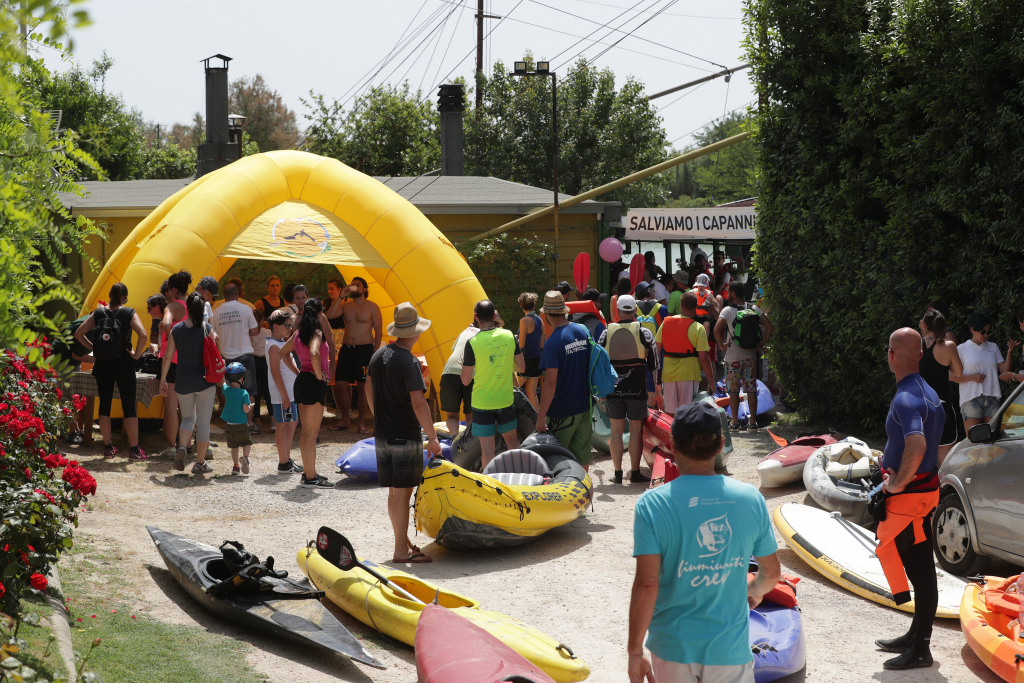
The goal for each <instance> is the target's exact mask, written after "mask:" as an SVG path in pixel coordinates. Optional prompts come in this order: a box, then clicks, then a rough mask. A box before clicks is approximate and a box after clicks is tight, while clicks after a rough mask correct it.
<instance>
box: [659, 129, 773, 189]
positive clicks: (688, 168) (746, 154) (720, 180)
mask: <svg viewBox="0 0 1024 683" xmlns="http://www.w3.org/2000/svg"><path fill="white" fill-rule="evenodd" d="M750 129H751V124H750V121H749V117H748V116H747V114H746V113H732V114H728V115H726V116H725V118H722V119H719V120H718V121H715V122H713V123H710V124H708V125H707V126H705V127H704V128H703V129H701V131H700V132H699V133H697V134H696V135H695V136H694V139H695V144H694V145H691V146H688V147H686V148H685V149H683V150H682V151H676V150H674V149H673V150H672V152H671V153H670V154H669V156H679V155H680V154H685V153H686V152H690V151H692V150H694V149H697V148H699V147H706V146H707V145H711V144H714V143H716V142H718V141H719V140H724V139H726V138H729V137H732V136H733V135H738V134H739V133H742V132H743V131H746V130H750ZM756 166H757V151H756V149H755V147H754V143H753V142H751V141H750V140H745V141H744V142H740V143H738V144H735V145H732V146H731V147H726V148H725V149H723V150H720V151H718V152H716V153H715V154H712V155H709V156H704V157H701V158H700V159H695V160H694V161H691V162H690V163H688V164H683V165H681V166H676V167H675V168H673V169H669V170H668V171H665V172H664V173H663V174H662V175H663V176H664V178H665V182H666V185H667V190H668V195H669V197H670V199H669V200H668V201H666V202H665V203H664V204H663V206H664V207H665V208H687V207H694V206H715V205H717V204H725V203H728V202H734V201H736V200H738V199H747V198H749V197H753V196H755V195H756V194H757V178H756V173H755V170H756Z"/></svg>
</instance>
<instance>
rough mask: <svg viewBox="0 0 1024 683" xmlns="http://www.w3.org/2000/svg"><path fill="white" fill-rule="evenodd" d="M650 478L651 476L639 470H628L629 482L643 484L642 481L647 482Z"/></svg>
mask: <svg viewBox="0 0 1024 683" xmlns="http://www.w3.org/2000/svg"><path fill="white" fill-rule="evenodd" d="M650 480H651V478H650V477H648V476H647V475H646V474H644V473H643V472H641V471H640V470H630V471H629V482H630V483H631V484H643V483H646V482H649V481H650Z"/></svg>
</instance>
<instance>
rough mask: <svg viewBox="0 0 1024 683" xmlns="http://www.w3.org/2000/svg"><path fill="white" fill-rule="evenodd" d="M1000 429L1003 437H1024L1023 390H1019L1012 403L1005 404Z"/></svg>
mask: <svg viewBox="0 0 1024 683" xmlns="http://www.w3.org/2000/svg"><path fill="white" fill-rule="evenodd" d="M1000 429H1002V431H1003V438H1006V439H1021V438H1024V391H1022V392H1019V393H1018V394H1017V396H1016V397H1015V398H1014V399H1013V403H1011V404H1010V405H1008V406H1006V410H1005V411H1004V412H1003V419H1002V424H1001V425H1000Z"/></svg>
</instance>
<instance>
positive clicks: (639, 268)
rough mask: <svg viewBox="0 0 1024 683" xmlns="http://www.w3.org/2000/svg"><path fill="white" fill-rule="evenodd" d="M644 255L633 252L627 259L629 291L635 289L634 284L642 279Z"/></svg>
mask: <svg viewBox="0 0 1024 683" xmlns="http://www.w3.org/2000/svg"><path fill="white" fill-rule="evenodd" d="M644 265H645V262H644V255H643V254H633V258H632V259H630V261H629V284H630V286H631V287H632V290H631V292H630V293H632V292H635V291H636V286H637V285H638V284H640V282H641V281H642V280H643V279H644Z"/></svg>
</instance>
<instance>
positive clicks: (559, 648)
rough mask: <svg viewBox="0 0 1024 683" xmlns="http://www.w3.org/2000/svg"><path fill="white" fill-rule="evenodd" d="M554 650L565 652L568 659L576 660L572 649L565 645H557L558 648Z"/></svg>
mask: <svg viewBox="0 0 1024 683" xmlns="http://www.w3.org/2000/svg"><path fill="white" fill-rule="evenodd" d="M555 649H556V650H565V651H566V652H567V653H568V654H569V658H570V659H576V655H575V654H574V653H573V651H572V648H571V647H569V646H568V645H566V644H565V643H559V644H558V647H556V648H555Z"/></svg>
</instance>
